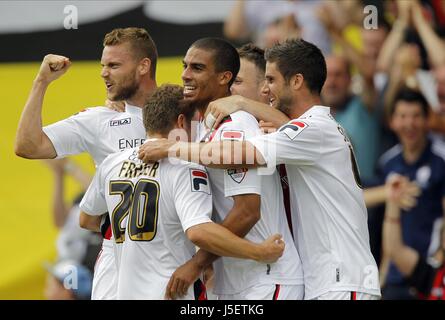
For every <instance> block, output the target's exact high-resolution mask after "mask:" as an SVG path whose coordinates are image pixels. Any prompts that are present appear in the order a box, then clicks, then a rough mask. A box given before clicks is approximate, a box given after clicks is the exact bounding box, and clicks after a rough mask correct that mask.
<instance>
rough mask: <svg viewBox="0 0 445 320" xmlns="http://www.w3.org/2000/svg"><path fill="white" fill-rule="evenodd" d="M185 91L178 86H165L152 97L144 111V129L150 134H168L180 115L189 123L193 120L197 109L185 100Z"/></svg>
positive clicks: (158, 89)
mask: <svg viewBox="0 0 445 320" xmlns="http://www.w3.org/2000/svg"><path fill="white" fill-rule="evenodd" d="M183 90H184V89H183V88H182V87H181V86H178V85H174V84H163V85H162V86H160V87H159V88H157V89H156V90H155V91H154V92H153V93H152V94H151V95H150V97H149V98H148V99H147V102H146V104H145V106H144V109H143V118H144V127H145V130H146V131H147V132H148V133H149V134H150V133H159V134H168V133H169V132H170V131H171V129H172V128H173V126H174V123H175V122H176V119H178V116H179V115H180V114H184V115H185V117H186V119H187V121H190V120H191V119H192V117H193V114H194V112H195V109H194V108H193V106H192V105H191V104H190V103H189V102H187V101H186V100H184V95H183Z"/></svg>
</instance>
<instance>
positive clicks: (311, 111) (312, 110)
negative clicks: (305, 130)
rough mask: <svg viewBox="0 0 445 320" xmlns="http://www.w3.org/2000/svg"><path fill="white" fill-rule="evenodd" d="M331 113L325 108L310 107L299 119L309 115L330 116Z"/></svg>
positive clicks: (329, 109) (318, 106)
mask: <svg viewBox="0 0 445 320" xmlns="http://www.w3.org/2000/svg"><path fill="white" fill-rule="evenodd" d="M330 113H331V108H329V107H325V106H320V105H315V106H312V107H311V108H310V109H309V110H307V111H306V112H305V113H303V114H302V115H301V116H300V118H307V117H309V116H311V115H314V114H325V115H327V114H330Z"/></svg>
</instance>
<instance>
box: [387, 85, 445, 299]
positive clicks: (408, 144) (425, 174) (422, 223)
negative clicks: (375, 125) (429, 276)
mask: <svg viewBox="0 0 445 320" xmlns="http://www.w3.org/2000/svg"><path fill="white" fill-rule="evenodd" d="M428 113H429V106H428V103H427V101H426V99H425V98H424V97H423V95H422V94H421V93H419V92H418V91H414V90H412V89H409V88H403V89H402V90H401V91H399V93H398V94H397V95H396V97H395V100H394V104H393V107H392V108H391V110H390V127H391V129H392V130H393V131H394V132H395V134H396V135H397V137H398V139H399V141H400V142H399V144H397V145H396V146H394V147H393V148H391V149H390V150H388V151H387V152H386V153H385V154H384V155H383V156H382V157H381V159H380V160H379V172H380V177H381V181H385V180H387V179H388V178H389V177H390V176H391V175H393V174H394V173H397V174H400V175H403V176H405V177H406V178H407V179H408V180H409V181H412V182H415V183H416V185H417V186H418V187H419V189H420V191H421V194H420V196H419V197H418V198H417V202H416V204H415V205H414V206H412V207H411V208H409V209H406V210H404V212H405V214H403V215H402V216H401V219H400V223H401V225H402V229H403V241H404V243H405V244H406V245H408V246H410V247H411V248H413V249H415V250H416V251H417V252H418V253H419V255H420V256H421V257H423V258H426V257H428V256H429V255H431V254H432V253H433V252H435V251H436V250H437V246H438V243H437V241H433V235H434V230H435V226H437V224H438V221H439V219H442V217H444V215H445V144H444V143H443V142H441V141H440V140H439V139H435V138H433V137H431V136H430V135H429V132H430V131H429V129H428ZM400 271H401V270H399V269H398V268H397V265H394V264H391V265H390V266H389V269H388V273H387V278H386V283H385V287H384V289H383V298H384V299H388V300H393V299H397V300H398V299H415V298H416V295H414V294H413V292H412V290H411V287H410V285H409V284H408V283H407V281H406V279H404V277H403V275H402V273H403V272H402V273H401V272H400Z"/></svg>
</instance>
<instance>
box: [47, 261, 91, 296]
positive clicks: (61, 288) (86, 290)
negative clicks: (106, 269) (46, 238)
mask: <svg viewBox="0 0 445 320" xmlns="http://www.w3.org/2000/svg"><path fill="white" fill-rule="evenodd" d="M46 268H47V270H48V272H49V274H48V277H47V279H46V284H45V297H46V299H48V300H90V299H91V288H92V283H93V275H92V273H91V271H90V270H89V269H88V268H87V267H85V266H83V265H81V264H79V263H78V262H76V261H73V260H61V261H59V262H57V263H56V264H55V265H54V266H50V265H48V266H46Z"/></svg>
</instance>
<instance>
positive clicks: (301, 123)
mask: <svg viewBox="0 0 445 320" xmlns="http://www.w3.org/2000/svg"><path fill="white" fill-rule="evenodd" d="M290 124H293V125H295V126H298V127H300V128H304V127H306V126H307V124H306V123H304V122H300V121H292V122H291V123H290Z"/></svg>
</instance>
